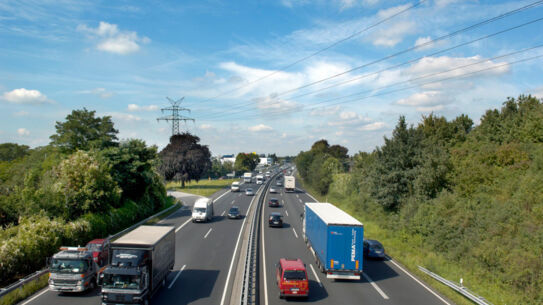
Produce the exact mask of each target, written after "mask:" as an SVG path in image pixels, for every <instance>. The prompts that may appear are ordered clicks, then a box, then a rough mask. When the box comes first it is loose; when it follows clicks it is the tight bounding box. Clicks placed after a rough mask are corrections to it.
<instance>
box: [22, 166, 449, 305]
mask: <svg viewBox="0 0 543 305" xmlns="http://www.w3.org/2000/svg"><path fill="white" fill-rule="evenodd" d="M293 170H294V169H293V168H278V169H276V170H274V171H269V172H266V173H261V174H257V175H253V174H252V173H251V175H249V174H247V173H246V174H245V175H244V177H243V180H242V181H241V182H236V183H233V184H232V186H231V187H230V188H229V189H228V190H225V191H221V192H219V193H218V194H215V196H212V197H211V198H203V197H197V196H188V197H185V198H183V201H185V202H186V203H189V204H190V205H191V206H190V207H187V208H183V209H181V210H180V211H178V212H176V213H174V214H172V215H170V216H169V217H168V218H166V219H164V220H163V221H162V222H160V223H159V224H158V225H156V226H144V225H142V226H140V227H138V228H136V229H134V230H133V231H130V232H128V233H126V234H124V235H123V236H121V237H119V238H117V239H116V240H113V241H111V240H108V239H97V240H94V241H91V242H90V243H89V244H88V245H87V246H86V247H84V248H81V247H63V248H61V249H60V251H59V253H57V254H55V256H53V257H52V260H51V267H50V269H51V275H50V279H49V287H48V289H45V290H43V291H41V292H39V293H38V294H36V295H35V296H33V297H31V298H29V299H28V300H26V301H25V302H23V303H22V304H25V305H26V304H73V303H78V304H99V303H100V304H104V305H105V304H149V303H152V304H172V303H173V302H175V303H176V304H221V305H223V304H238V303H239V302H238V301H239V299H236V298H237V295H236V293H235V291H233V290H234V289H235V287H237V285H238V284H237V283H236V281H237V280H239V279H238V278H236V275H235V274H236V270H235V265H237V260H239V259H240V257H241V255H240V252H241V251H239V249H240V238H241V235H242V233H243V231H244V230H243V228H244V224H245V221H246V218H247V216H248V215H249V213H250V208H251V206H252V204H253V202H255V199H256V198H257V197H259V196H264V200H263V203H264V205H263V206H262V214H261V215H257V216H259V217H261V219H262V221H261V223H262V228H261V241H260V243H261V256H262V260H261V261H262V263H261V264H260V269H261V272H260V280H259V285H260V286H261V293H260V295H259V300H260V302H261V303H262V304H276V303H280V302H284V301H286V300H290V299H293V298H296V299H299V300H305V301H308V302H317V303H322V304H331V303H334V304H340V303H341V304H351V303H356V302H357V300H360V299H361V298H365V299H369V300H373V302H372V304H380V303H382V300H390V297H389V294H391V295H392V294H393V295H398V297H397V298H396V301H397V302H392V303H393V304H414V303H411V302H408V303H403V301H406V300H410V298H412V294H410V293H408V291H407V290H406V291H404V292H403V293H402V292H398V291H395V289H393V290H392V291H388V289H387V287H388V286H389V285H398V284H397V283H394V284H391V283H392V282H398V281H400V282H406V281H407V282H412V281H409V280H408V277H406V276H400V271H399V270H397V268H396V267H394V266H391V264H390V263H389V262H388V261H387V260H386V259H385V260H370V261H368V260H365V259H364V257H368V258H369V257H372V258H378V259H383V258H385V254H384V247H383V245H381V244H380V243H379V242H378V241H375V240H364V227H363V225H362V224H361V223H360V222H359V221H358V220H356V219H354V218H353V217H352V216H350V215H349V214H347V213H345V212H344V211H342V210H340V209H338V208H337V207H335V206H334V205H332V204H330V203H319V202H317V200H315V199H314V198H312V197H310V195H308V194H306V193H304V192H303V191H301V189H300V188H299V187H296V179H295V178H294V176H293V175H292V174H293ZM259 181H262V183H261V184H259V183H258V182H259ZM272 187H273V189H274V190H273V191H272ZM253 189H254V190H253ZM185 196H186V195H185ZM272 196H273V197H272ZM187 206H188V205H187ZM190 222H192V223H193V224H191V225H189V223H190ZM225 258H229V259H225ZM370 276H371V277H370ZM398 278H402V279H400V280H399V279H398ZM376 282H382V283H379V286H377V284H376ZM368 285H369V286H368ZM401 286H402V285H400V287H401ZM403 286H406V287H409V289H415V290H417V289H418V290H419V292H420V295H419V296H418V297H415V298H414V300H415V301H417V302H418V301H421V303H419V304H423V303H424V304H443V303H442V302H441V301H440V300H439V299H437V298H435V297H434V296H431V297H429V296H428V293H427V292H425V291H424V289H421V288H420V287H413V283H404V284H403ZM370 287H371V288H370ZM372 290H373V291H372ZM384 291H387V292H386V293H385V292H384ZM411 291H413V290H411ZM375 292H377V295H379V297H380V298H381V299H382V300H381V299H379V298H378V297H376V296H375ZM274 296H277V297H274ZM432 298H433V299H432ZM429 300H430V301H429ZM436 300H437V301H436ZM446 302H447V301H446ZM389 303H390V302H389ZM446 304H449V303H446Z"/></svg>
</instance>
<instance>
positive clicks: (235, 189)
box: [230, 181, 240, 192]
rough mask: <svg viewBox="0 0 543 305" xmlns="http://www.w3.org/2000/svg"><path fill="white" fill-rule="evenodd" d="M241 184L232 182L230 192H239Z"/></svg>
mask: <svg viewBox="0 0 543 305" xmlns="http://www.w3.org/2000/svg"><path fill="white" fill-rule="evenodd" d="M239 190H240V189H239V182H237V181H235V182H232V186H230V191H232V192H239Z"/></svg>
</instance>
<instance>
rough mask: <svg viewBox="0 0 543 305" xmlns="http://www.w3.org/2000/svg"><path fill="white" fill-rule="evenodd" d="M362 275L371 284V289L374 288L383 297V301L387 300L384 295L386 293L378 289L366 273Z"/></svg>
mask: <svg viewBox="0 0 543 305" xmlns="http://www.w3.org/2000/svg"><path fill="white" fill-rule="evenodd" d="M362 275H363V276H364V278H365V279H366V280H367V281H368V282H369V283H370V284H371V286H373V288H375V290H377V292H379V294H380V295H381V296H382V297H383V299H385V300H388V299H389V297H388V295H386V293H384V292H383V290H381V288H379V286H377V284H375V282H374V281H373V280H372V279H371V278H370V277H369V276H368V275H367V274H366V273H362Z"/></svg>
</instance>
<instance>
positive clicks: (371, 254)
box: [364, 239, 385, 259]
mask: <svg viewBox="0 0 543 305" xmlns="http://www.w3.org/2000/svg"><path fill="white" fill-rule="evenodd" d="M364 256H365V257H367V258H377V259H384V258H385V248H384V247H383V245H382V244H381V243H380V242H378V241H376V240H373V239H364Z"/></svg>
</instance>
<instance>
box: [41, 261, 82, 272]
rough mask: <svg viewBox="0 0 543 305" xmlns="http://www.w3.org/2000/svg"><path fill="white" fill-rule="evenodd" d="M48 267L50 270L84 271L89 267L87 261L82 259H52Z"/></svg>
mask: <svg viewBox="0 0 543 305" xmlns="http://www.w3.org/2000/svg"><path fill="white" fill-rule="evenodd" d="M50 269H51V272H60V273H84V272H87V270H88V269H89V262H88V261H87V260H83V259H82V260H75V259H53V260H52V261H51V268H50Z"/></svg>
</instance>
